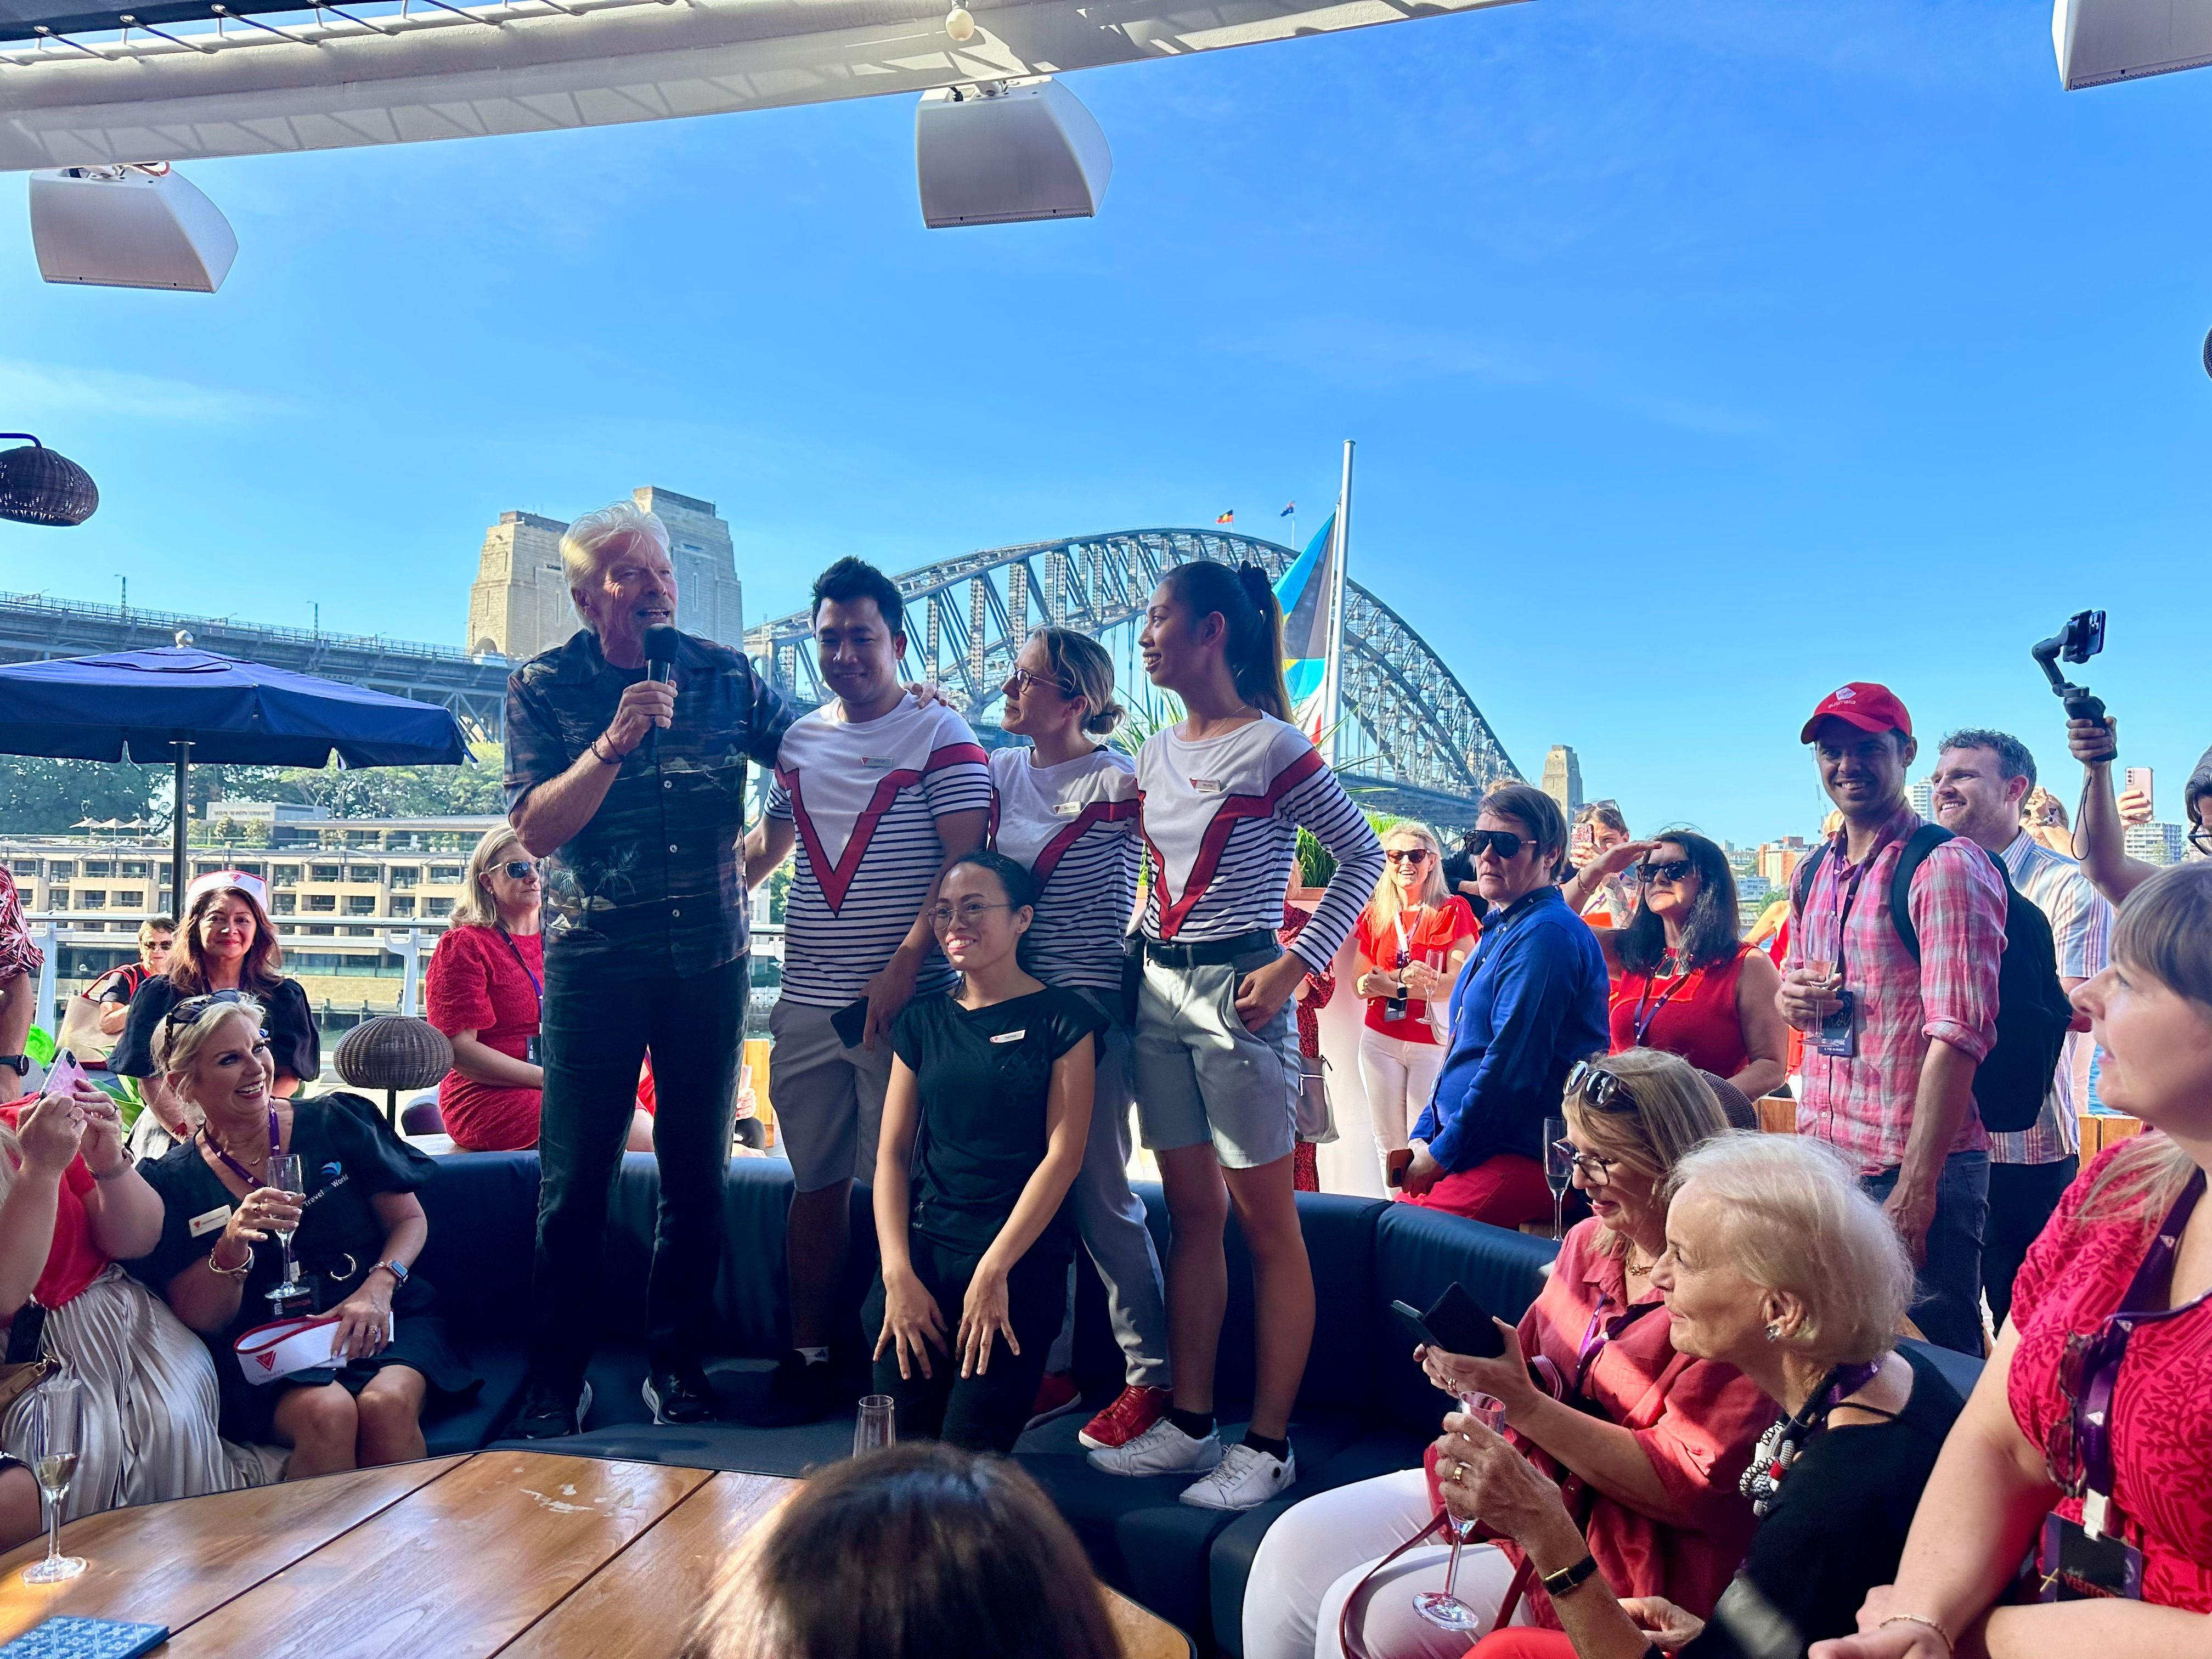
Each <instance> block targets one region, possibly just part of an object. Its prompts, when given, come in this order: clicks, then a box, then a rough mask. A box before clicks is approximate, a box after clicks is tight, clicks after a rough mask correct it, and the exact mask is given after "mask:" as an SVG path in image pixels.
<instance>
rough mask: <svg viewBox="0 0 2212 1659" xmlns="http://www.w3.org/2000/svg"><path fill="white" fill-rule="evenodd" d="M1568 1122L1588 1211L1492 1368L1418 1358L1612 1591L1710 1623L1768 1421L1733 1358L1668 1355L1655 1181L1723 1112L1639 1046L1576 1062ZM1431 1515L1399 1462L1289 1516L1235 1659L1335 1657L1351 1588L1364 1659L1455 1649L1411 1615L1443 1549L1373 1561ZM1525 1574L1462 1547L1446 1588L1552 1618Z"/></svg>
mask: <svg viewBox="0 0 2212 1659" xmlns="http://www.w3.org/2000/svg"><path fill="white" fill-rule="evenodd" d="M1565 1112H1566V1122H1567V1139H1566V1143H1565V1151H1566V1152H1568V1153H1570V1154H1571V1156H1572V1158H1573V1159H1574V1176H1573V1179H1574V1182H1575V1184H1576V1185H1577V1187H1579V1188H1582V1190H1583V1193H1584V1194H1587V1196H1588V1197H1589V1205H1590V1210H1591V1212H1592V1213H1591V1215H1590V1218H1589V1219H1588V1220H1586V1221H1583V1222H1580V1223H1578V1224H1577V1225H1575V1226H1574V1227H1572V1228H1571V1229H1570V1230H1569V1231H1568V1233H1567V1236H1566V1237H1565V1240H1564V1241H1562V1243H1561V1244H1560V1246H1559V1258H1558V1261H1557V1262H1556V1264H1555V1265H1554V1267H1553V1271H1552V1273H1551V1276H1550V1278H1549V1279H1547V1280H1546V1281H1545V1285H1544V1288H1543V1290H1542V1291H1541V1293H1540V1294H1539V1295H1538V1296H1537V1297H1536V1300H1535V1301H1534V1303H1532V1304H1530V1305H1529V1308H1528V1312H1527V1313H1525V1314H1524V1315H1522V1319H1521V1323H1520V1325H1519V1327H1518V1328H1514V1327H1511V1326H1507V1325H1506V1324H1504V1322H1503V1321H1500V1322H1499V1329H1500V1332H1501V1334H1503V1335H1504V1338H1505V1340H1506V1348H1505V1352H1504V1355H1503V1356H1502V1357H1500V1358H1496V1359H1484V1358H1477V1357H1475V1356H1474V1355H1468V1354H1448V1353H1443V1352H1437V1351H1435V1350H1430V1349H1422V1350H1419V1351H1417V1352H1418V1353H1419V1358H1420V1360H1421V1363H1422V1364H1423V1366H1424V1368H1425V1370H1427V1371H1428V1374H1429V1376H1430V1379H1431V1381H1432V1382H1434V1383H1436V1385H1437V1387H1438V1388H1440V1389H1443V1390H1444V1392H1445V1393H1447V1394H1449V1395H1454V1396H1455V1397H1458V1398H1462V1399H1463V1398H1465V1397H1467V1396H1468V1395H1488V1396H1489V1397H1490V1398H1491V1399H1492V1400H1494V1401H1498V1402H1499V1403H1500V1405H1501V1406H1502V1407H1503V1408H1504V1422H1505V1425H1506V1431H1507V1439H1508V1441H1509V1443H1510V1444H1511V1446H1512V1447H1513V1449H1514V1450H1515V1452H1516V1454H1517V1455H1520V1456H1522V1457H1524V1458H1526V1459H1528V1461H1529V1462H1531V1463H1533V1464H1534V1465H1535V1466H1536V1467H1537V1468H1538V1469H1540V1470H1541V1472H1542V1473H1543V1474H1544V1475H1545V1477H1546V1478H1547V1479H1548V1480H1553V1481H1556V1482H1559V1483H1560V1484H1561V1485H1562V1486H1564V1487H1565V1489H1567V1490H1568V1491H1569V1492H1570V1493H1571V1503H1572V1504H1574V1505H1575V1506H1576V1507H1577V1510H1579V1511H1580V1512H1581V1513H1583V1515H1584V1516H1585V1517H1586V1518H1585V1521H1584V1525H1585V1528H1586V1529H1587V1531H1588V1534H1589V1548H1590V1551H1591V1553H1593V1554H1594V1555H1595V1557H1596V1558H1597V1561H1598V1565H1599V1566H1600V1567H1601V1569H1602V1570H1603V1571H1605V1573H1606V1575H1607V1583H1610V1584H1612V1585H1613V1586H1614V1587H1616V1588H1617V1589H1620V1591H1621V1593H1623V1594H1625V1595H1664V1596H1666V1597H1668V1599H1669V1600H1671V1601H1678V1602H1680V1603H1681V1604H1682V1605H1683V1606H1685V1607H1687V1608H1688V1609H1689V1610H1690V1611H1691V1612H1692V1613H1696V1614H1698V1615H1699V1616H1701V1617H1702V1616H1703V1615H1705V1613H1710V1612H1711V1610H1712V1606H1713V1603H1714V1601H1716V1600H1717V1598H1718V1597H1719V1595H1720V1593H1721V1590H1722V1589H1723V1586H1724V1585H1725V1584H1726V1583H1728V1580H1729V1574H1731V1573H1732V1572H1734V1571H1735V1568H1736V1564H1737V1563H1738V1562H1739V1561H1741V1559H1742V1557H1743V1547H1744V1544H1745V1542H1746V1541H1747V1539H1748V1538H1749V1536H1750V1533H1751V1524H1752V1514H1751V1505H1750V1504H1749V1503H1748V1502H1747V1501H1746V1500H1745V1498H1743V1496H1742V1495H1741V1492H1738V1491H1737V1487H1736V1482H1737V1479H1738V1477H1739V1476H1740V1475H1741V1474H1742V1472H1743V1470H1744V1468H1746V1467H1747V1465H1748V1464H1749V1462H1750V1461H1751V1452H1752V1444H1753V1441H1755V1440H1756V1439H1757V1438H1758V1437H1759V1431H1761V1430H1762V1429H1764V1428H1765V1427H1766V1425H1768V1424H1769V1423H1771V1422H1772V1421H1773V1418H1774V1413H1773V1407H1772V1406H1771V1404H1770V1403H1769V1401H1767V1399H1766V1396H1765V1395H1763V1394H1762V1393H1761V1392H1760V1391H1759V1387H1758V1385H1757V1384H1756V1383H1753V1382H1752V1381H1751V1380H1750V1379H1749V1378H1747V1377H1746V1376H1744V1375H1743V1374H1742V1373H1741V1372H1740V1371H1739V1370H1736V1369H1735V1366H1733V1365H1729V1364H1723V1363H1720V1362H1718V1361H1716V1360H1712V1359H1708V1358H1701V1357H1699V1356H1698V1355H1696V1354H1692V1353H1689V1352H1683V1351H1681V1350H1679V1349H1677V1348H1676V1346H1674V1341H1673V1339H1672V1334H1671V1332H1670V1330H1669V1328H1668V1320H1667V1318H1666V1317H1665V1316H1664V1314H1663V1310H1662V1306H1661V1302H1660V1291H1659V1285H1658V1283H1657V1281H1656V1278H1655V1274H1656V1272H1657V1270H1658V1264H1659V1259H1660V1257H1662V1255H1665V1254H1666V1249H1667V1236H1668V1196H1667V1194H1668V1182H1669V1180H1670V1178H1671V1177H1672V1176H1673V1173H1674V1170H1675V1168H1676V1167H1677V1166H1678V1165H1679V1164H1681V1163H1682V1161H1683V1160H1684V1159H1686V1158H1688V1157H1689V1156H1690V1154H1691V1153H1692V1152H1693V1151H1694V1150H1695V1149H1696V1148H1697V1147H1699V1146H1702V1145H1704V1144H1705V1143H1706V1142H1707V1141H1710V1140H1711V1139H1713V1138H1714V1137H1715V1136H1717V1135H1722V1134H1725V1133H1728V1132H1729V1128H1728V1120H1727V1119H1726V1118H1725V1117H1724V1116H1723V1115H1722V1113H1721V1109H1720V1104H1719V1103H1718V1102H1717V1101H1716V1100H1715V1099H1714V1098H1713V1093H1712V1091H1711V1089H1710V1088H1708V1087H1707V1086H1706V1085H1705V1079H1703V1078H1702V1077H1700V1076H1699V1074H1698V1073H1697V1072H1695V1071H1694V1070H1692V1068H1691V1066H1689V1064H1688V1063H1687V1062H1686V1061H1685V1060H1682V1059H1681V1058H1680V1056H1679V1055H1675V1054H1667V1053H1665V1052H1663V1051H1661V1050H1658V1049H1650V1048H1638V1049H1632V1050H1631V1051H1629V1052H1628V1053H1626V1054H1612V1055H1608V1056H1606V1057H1603V1058H1601V1059H1596V1060H1588V1061H1585V1062H1583V1064H1581V1065H1579V1066H1577V1067H1576V1068H1575V1070H1574V1072H1573V1073H1571V1076H1570V1079H1569V1081H1568V1085H1567V1091H1566V1100H1565ZM1441 1503H1442V1500H1441V1498H1440V1497H1439V1494H1438V1491H1437V1486H1436V1484H1435V1480H1434V1478H1433V1471H1432V1470H1425V1469H1419V1468H1413V1469H1406V1470H1402V1471H1401V1472H1399V1473H1397V1474H1386V1475H1383V1476H1380V1477H1378V1478H1377V1479H1376V1480H1363V1481H1360V1482H1358V1483H1357V1484H1355V1485H1352V1486H1340V1487H1338V1488H1337V1489H1336V1490H1335V1491H1334V1492H1323V1493H1322V1494H1320V1495H1319V1496H1318V1497H1315V1498H1308V1499H1307V1500H1306V1501H1305V1502H1304V1503H1303V1504H1298V1505H1297V1507H1296V1508H1294V1509H1292V1510H1291V1511H1290V1512H1289V1513H1288V1514H1287V1515H1285V1516H1283V1518H1282V1519H1281V1520H1279V1521H1278V1522H1276V1523H1275V1524H1274V1526H1273V1528H1270V1529H1269V1530H1268V1532H1267V1536H1266V1537H1265V1538H1264V1539H1262V1540H1261V1545H1260V1551H1259V1554H1258V1555H1257V1556H1256V1557H1255V1559H1254V1561H1253V1564H1252V1575H1251V1579H1250V1582H1249V1584H1248V1586H1247V1587H1246V1590H1245V1595H1244V1654H1245V1659H1293V1656H1295V1659H1305V1656H1308V1655H1316V1656H1320V1659H1337V1656H1338V1655H1340V1653H1342V1652H1343V1651H1344V1649H1343V1648H1342V1647H1341V1646H1340V1643H1339V1632H1340V1627H1341V1626H1343V1625H1344V1624H1345V1623H1346V1622H1347V1621H1346V1614H1345V1608H1346V1604H1347V1602H1350V1601H1352V1597H1353V1596H1354V1595H1355V1594H1357V1595H1358V1597H1359V1600H1358V1602H1357V1604H1356V1605H1355V1606H1354V1608H1353V1612H1352V1616H1351V1619H1350V1620H1349V1621H1348V1622H1349V1623H1350V1624H1351V1625H1352V1627H1353V1628H1354V1629H1355V1630H1357V1631H1358V1632H1360V1633H1361V1645H1362V1646H1363V1647H1364V1650H1365V1651H1366V1652H1367V1653H1368V1654H1369V1655H1370V1656H1372V1659H1403V1656H1407V1655H1414V1654H1419V1655H1438V1656H1442V1655H1447V1654H1449V1655H1452V1656H1458V1655H1462V1654H1464V1653H1465V1652H1466V1650H1467V1644H1468V1636H1467V1635H1466V1634H1464V1633H1455V1632H1448V1631H1444V1630H1441V1629H1438V1628H1437V1626H1433V1625H1430V1624H1427V1623H1425V1622H1424V1621H1423V1620H1421V1619H1420V1618H1419V1615H1417V1614H1416V1613H1414V1612H1413V1596H1414V1595H1415V1593H1416V1592H1418V1591H1424V1590H1429V1589H1438V1588H1441V1586H1442V1583H1443V1576H1444V1572H1445V1571H1446V1561H1447V1558H1448V1556H1449V1547H1447V1546H1446V1545H1445V1544H1443V1543H1441V1542H1440V1543H1434V1544H1430V1543H1416V1544H1414V1545H1413V1547H1411V1548H1408V1549H1407V1550H1405V1551H1404V1552H1403V1553H1401V1554H1399V1555H1398V1556H1397V1557H1396V1558H1395V1559H1394V1560H1391V1561H1389V1563H1388V1565H1383V1561H1382V1558H1383V1557H1385V1556H1388V1555H1389V1554H1390V1553H1391V1552H1392V1551H1393V1550H1394V1549H1395V1548H1396V1547H1398V1546H1399V1545H1401V1544H1404V1543H1407V1541H1411V1540H1413V1538H1414V1537H1415V1535H1416V1534H1419V1533H1420V1532H1421V1531H1422V1529H1423V1528H1427V1527H1430V1526H1431V1525H1432V1524H1434V1523H1435V1522H1436V1521H1437V1516H1438V1514H1439V1512H1440V1509H1441ZM1542 1565H1546V1566H1547V1568H1548V1565H1549V1564H1542ZM1516 1589H1517V1591H1518V1593H1517V1595H1516ZM1455 1591H1456V1593H1457V1595H1458V1597H1459V1599H1460V1600H1461V1601H1463V1602H1466V1603H1467V1604H1468V1605H1469V1606H1470V1607H1474V1608H1476V1609H1477V1611H1478V1612H1479V1613H1481V1615H1482V1616H1483V1619H1484V1620H1485V1623H1486V1625H1487V1624H1488V1623H1489V1622H1492V1621H1495V1620H1498V1618H1499V1617H1500V1616H1501V1614H1502V1613H1503V1611H1504V1607H1505V1604H1506V1602H1507V1601H1508V1600H1509V1599H1511V1600H1512V1601H1513V1602H1514V1607H1515V1612H1514V1613H1513V1615H1512V1616H1513V1617H1515V1618H1517V1619H1518V1620H1522V1622H1529V1621H1533V1622H1534V1623H1537V1624H1541V1625H1546V1626H1553V1627H1556V1626H1557V1625H1558V1623H1559V1615H1558V1614H1556V1613H1553V1611H1552V1607H1551V1603H1550V1600H1549V1597H1548V1595H1547V1591H1546V1590H1545V1589H1544V1588H1543V1587H1542V1585H1541V1582H1540V1581H1539V1580H1537V1579H1536V1577H1534V1568H1533V1567H1531V1566H1530V1565H1528V1554H1527V1553H1526V1552H1525V1551H1523V1550H1522V1547H1520V1546H1519V1545H1518V1544H1516V1543H1515V1542H1514V1541H1512V1540H1510V1538H1509V1539H1506V1540H1504V1541H1501V1542H1499V1543H1498V1544H1497V1545H1496V1546H1494V1547H1493V1546H1480V1547H1474V1548H1472V1549H1469V1550H1467V1551H1465V1552H1463V1553H1462V1558H1461V1560H1460V1564H1459V1571H1458V1577H1457V1581H1456V1583H1455ZM1455 1644H1456V1645H1455Z"/></svg>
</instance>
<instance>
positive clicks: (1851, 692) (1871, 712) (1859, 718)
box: [1797, 680, 1912, 743]
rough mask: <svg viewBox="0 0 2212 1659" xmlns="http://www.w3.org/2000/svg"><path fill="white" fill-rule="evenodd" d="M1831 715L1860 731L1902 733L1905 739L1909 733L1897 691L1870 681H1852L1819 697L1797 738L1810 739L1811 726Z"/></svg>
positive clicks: (1908, 719)
mask: <svg viewBox="0 0 2212 1659" xmlns="http://www.w3.org/2000/svg"><path fill="white" fill-rule="evenodd" d="M1831 714H1833V715H1834V716H1835V717H1836V718H1837V719H1838V720H1848V721H1849V722H1850V724H1851V725H1853V726H1857V727H1858V729H1859V730H1860V731H1862V732H1904V733H1905V736H1906V737H1908V738H1909V737H1911V735H1912V716H1911V715H1910V714H1906V713H1905V705H1904V704H1903V703H1901V702H1899V701H1898V700H1897V694H1896V693H1895V692H1894V691H1892V690H1890V689H1889V688H1888V687H1887V686H1886V685H1876V684H1875V683H1874V682H1873V681H1871V680H1853V681H1852V682H1851V683H1850V684H1849V685H1839V686H1838V687H1837V688H1836V689H1835V690H1832V691H1831V692H1829V693H1828V695H1827V696H1825V697H1823V698H1821V699H1820V707H1819V708H1815V709H1814V711H1813V717H1812V719H1810V720H1807V721H1806V722H1805V729H1804V730H1803V731H1802V732H1799V733H1798V734H1797V741H1798V742H1800V743H1810V742H1812V741H1813V728H1814V726H1818V725H1820V722H1821V721H1822V720H1826V719H1827V718H1828V716H1829V715H1831Z"/></svg>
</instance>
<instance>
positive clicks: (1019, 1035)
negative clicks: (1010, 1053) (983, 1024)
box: [991, 1025, 1030, 1042]
mask: <svg viewBox="0 0 2212 1659" xmlns="http://www.w3.org/2000/svg"><path fill="white" fill-rule="evenodd" d="M1029 1034H1030V1033H1029V1027H1027V1026H1026V1025H1025V1026H1024V1027H1023V1028H1022V1029H1021V1030H1018V1031H1001V1032H1000V1033H999V1035H998V1036H994V1037H993V1038H992V1039H991V1041H992V1042H1020V1041H1021V1040H1022V1039H1023V1038H1024V1037H1025V1036H1028V1035H1029Z"/></svg>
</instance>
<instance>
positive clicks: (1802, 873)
mask: <svg viewBox="0 0 2212 1659" xmlns="http://www.w3.org/2000/svg"><path fill="white" fill-rule="evenodd" d="M1828 846H1829V843H1828V842H1825V841H1823V842H1821V843H1820V845H1819V846H1818V847H1816V848H1814V849H1813V851H1812V854H1810V856H1808V857H1806V858H1802V859H1800V860H1797V871H1796V874H1795V875H1793V876H1792V877H1791V878H1790V909H1791V911H1792V912H1793V913H1794V914H1795V915H1796V917H1797V920H1798V921H1799V923H1800V924H1801V925H1802V923H1803V921H1804V920H1805V901H1806V899H1807V898H1808V897H1810V896H1811V895H1812V891H1813V882H1814V878H1816V877H1818V876H1819V875H1820V865H1821V861H1822V860H1825V859H1826V857H1827V856H1828Z"/></svg>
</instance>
